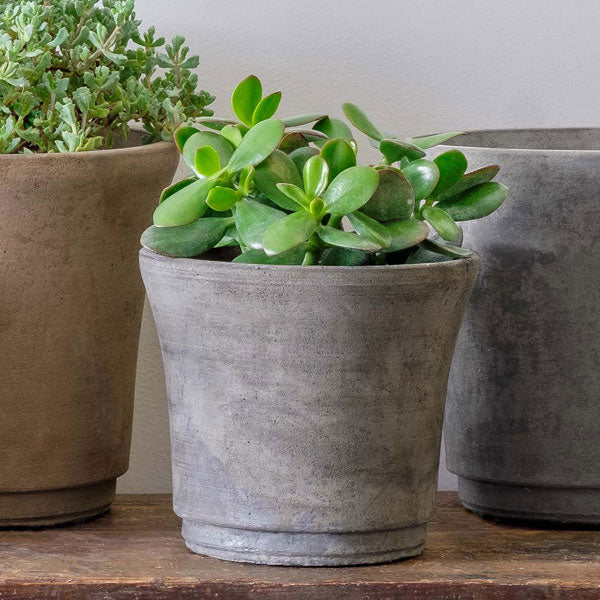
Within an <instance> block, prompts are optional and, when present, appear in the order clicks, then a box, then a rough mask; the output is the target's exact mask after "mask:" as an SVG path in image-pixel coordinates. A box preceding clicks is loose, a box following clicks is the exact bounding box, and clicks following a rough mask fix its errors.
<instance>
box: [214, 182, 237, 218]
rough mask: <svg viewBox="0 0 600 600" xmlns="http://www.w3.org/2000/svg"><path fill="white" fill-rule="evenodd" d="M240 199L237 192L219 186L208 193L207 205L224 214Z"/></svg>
mask: <svg viewBox="0 0 600 600" xmlns="http://www.w3.org/2000/svg"><path fill="white" fill-rule="evenodd" d="M239 199H240V196H239V194H238V192H237V191H236V190H233V189H231V188H228V187H223V186H220V185H219V186H217V187H214V188H213V189H212V190H210V192H208V196H207V197H206V204H208V206H209V207H210V208H212V209H213V210H216V211H218V212H224V211H226V210H229V209H230V208H231V207H232V206H233V205H234V204H235V203H236V202H237V201H238V200H239Z"/></svg>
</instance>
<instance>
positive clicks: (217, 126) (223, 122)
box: [198, 117, 238, 131]
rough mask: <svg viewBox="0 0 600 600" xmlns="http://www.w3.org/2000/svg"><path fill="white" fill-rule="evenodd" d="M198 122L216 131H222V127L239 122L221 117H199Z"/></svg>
mask: <svg viewBox="0 0 600 600" xmlns="http://www.w3.org/2000/svg"><path fill="white" fill-rule="evenodd" d="M198 123H200V125H204V127H208V128H209V129H214V130H215V131H221V129H223V127H226V126H227V125H237V124H238V123H237V121H232V120H230V119H220V118H219V117H204V118H202V119H198Z"/></svg>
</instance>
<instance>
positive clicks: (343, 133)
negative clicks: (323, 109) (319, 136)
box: [313, 117, 354, 148]
mask: <svg viewBox="0 0 600 600" xmlns="http://www.w3.org/2000/svg"><path fill="white" fill-rule="evenodd" d="M313 129H314V130H315V131H318V132H320V133H323V134H325V135H326V136H327V137H328V138H329V139H341V140H346V141H347V142H353V141H354V139H353V137H352V131H350V127H348V125H346V123H344V121H341V120H340V119H334V118H330V117H325V118H323V119H321V120H320V121H318V122H317V123H315V125H314V126H313ZM326 141H327V140H315V141H314V142H313V143H314V144H315V146H317V147H319V148H322V147H323V146H324V145H325V143H326Z"/></svg>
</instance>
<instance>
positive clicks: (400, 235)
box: [384, 219, 429, 252]
mask: <svg viewBox="0 0 600 600" xmlns="http://www.w3.org/2000/svg"><path fill="white" fill-rule="evenodd" d="M386 227H387V230H388V231H389V233H390V235H391V236H392V241H391V242H390V245H389V246H388V247H387V248H386V249H385V250H384V252H397V251H398V250H404V249H405V248H412V246H416V245H417V244H419V243H421V242H422V241H423V240H424V239H425V238H426V237H427V236H428V235H429V227H427V225H426V224H425V223H423V221H417V220H416V219H406V220H403V221H392V222H391V223H386Z"/></svg>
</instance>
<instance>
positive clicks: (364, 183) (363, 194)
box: [323, 166, 379, 215]
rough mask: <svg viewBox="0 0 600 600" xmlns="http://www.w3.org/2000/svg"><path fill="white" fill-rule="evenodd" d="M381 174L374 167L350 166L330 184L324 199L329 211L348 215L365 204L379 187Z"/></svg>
mask: <svg viewBox="0 0 600 600" xmlns="http://www.w3.org/2000/svg"><path fill="white" fill-rule="evenodd" d="M378 182H379V176H378V175H377V171H376V170H375V169H373V168H372V167H363V166H360V167H350V168H349V169H346V170H345V171H342V172H341V173H340V174H339V175H338V176H337V177H336V178H335V179H334V180H333V181H332V182H331V183H330V184H329V187H328V188H327V190H326V191H325V194H324V195H323V201H324V202H325V208H326V210H327V212H330V213H332V214H340V215H346V214H349V213H352V212H354V211H355V210H358V209H359V208H360V207H361V206H363V205H364V204H365V203H366V202H367V201H368V200H369V198H371V196H372V195H373V193H374V192H375V190H376V189H377V184H378Z"/></svg>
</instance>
